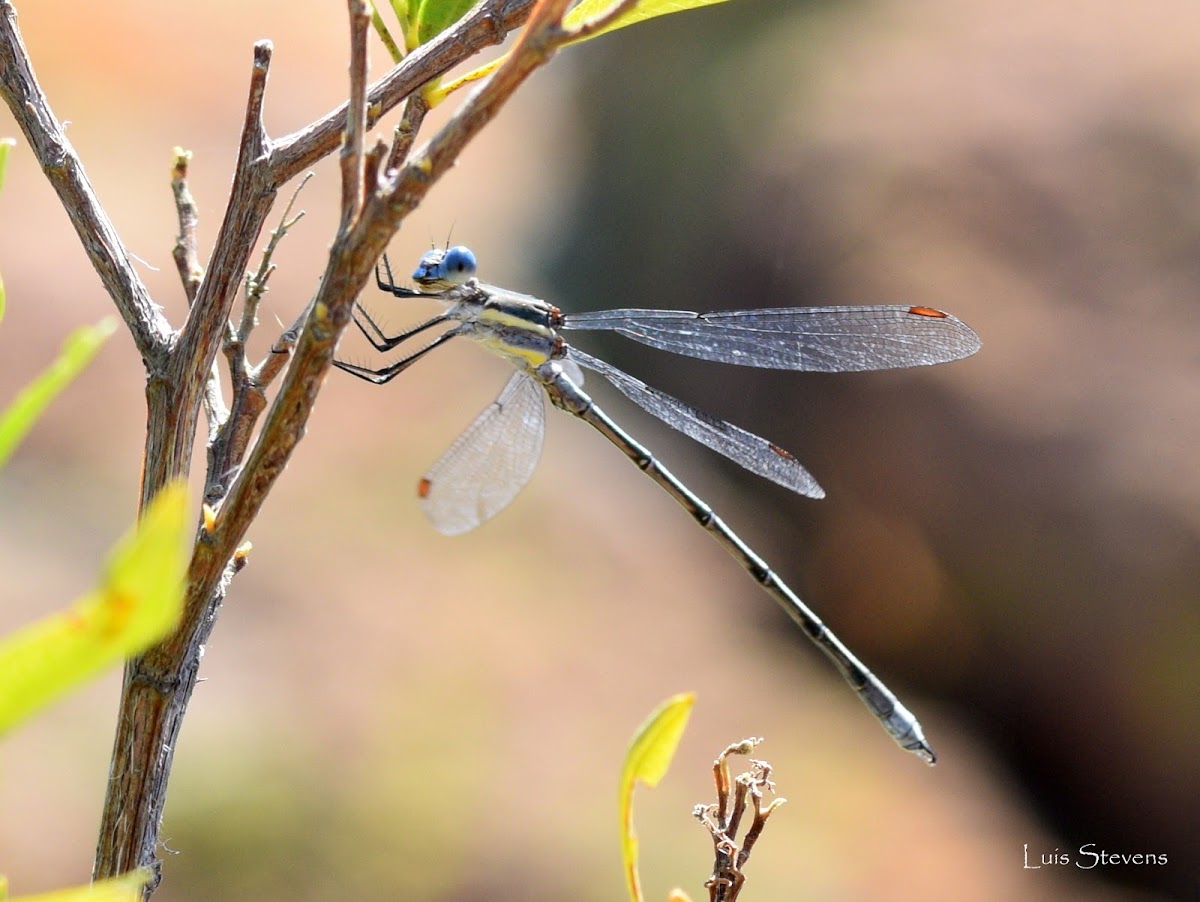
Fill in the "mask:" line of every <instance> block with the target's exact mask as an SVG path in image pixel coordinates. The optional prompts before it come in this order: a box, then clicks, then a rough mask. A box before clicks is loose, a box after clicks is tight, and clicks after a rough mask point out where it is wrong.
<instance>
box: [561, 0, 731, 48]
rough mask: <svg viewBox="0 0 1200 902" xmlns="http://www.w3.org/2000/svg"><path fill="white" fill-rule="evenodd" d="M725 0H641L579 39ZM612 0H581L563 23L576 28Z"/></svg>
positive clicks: (598, 13)
mask: <svg viewBox="0 0 1200 902" xmlns="http://www.w3.org/2000/svg"><path fill="white" fill-rule="evenodd" d="M724 2H725V0H641V2H640V3H638V4H637V5H636V6H634V7H633V9H631V10H630V11H629V12H627V13H625V15H623V16H621V18H619V19H617V20H616V21H615V22H612V23H610V24H609V25H608V26H606V27H604V28H601V29H600V30H599V31H596V32H593V33H592V34H590V35H588V36H587V37H586V38H580V40H584V41H586V40H588V39H590V38H594V37H597V36H599V35H602V34H608V33H609V32H610V31H616V30H617V29H618V28H624V27H625V26H627V25H636V24H637V23H638V22H645V21H646V20H647V19H656V18H658V17H659V16H666V15H669V14H670V13H681V12H683V11H684V10H688V9H697V8H699V7H701V6H712V5H713V4H714V3H724ZM612 5H613V0H583V2H581V3H580V4H579V5H578V6H576V7H575V8H574V9H572V10H571V11H570V12H568V13H567V14H566V15H565V16H563V25H565V26H566V27H567V28H578V27H579V26H580V25H582V24H583V23H584V22H586V21H588V20H589V19H594V18H595V17H596V16H598V15H600V14H601V13H603V12H604V11H605V10H607V9H610V8H612Z"/></svg>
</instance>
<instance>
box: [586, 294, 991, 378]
mask: <svg viewBox="0 0 1200 902" xmlns="http://www.w3.org/2000/svg"><path fill="white" fill-rule="evenodd" d="M563 328H564V329H588V330H595V329H607V330H611V331H613V332H617V333H619V334H621V335H624V336H625V337H626V338H632V339H633V340H634V341H640V342H642V344H647V345H650V346H651V347H654V348H659V349H661V350H663V351H670V352H671V353H673V354H683V355H686V356H688V357H698V358H700V359H701V360H716V361H719V362H721V363H737V364H741V365H743V366H756V367H763V368H767V369H780V370H809V371H815V372H825V373H841V372H851V371H857V370H886V369H892V368H896V367H909V366H926V365H929V364H934V363H946V362H947V361H950V360H958V359H959V358H962V357H969V356H971V355H972V354H974V353H975V352H976V351H978V350H979V336H978V335H976V334H975V333H974V332H973V331H972V330H971V328H970V327H969V326H968V325H967V324H966V323H964V322H962V321H961V320H959V319H957V318H955V317H953V316H951V315H950V314H948V313H943V312H941V311H940V310H934V309H933V308H931V307H901V306H875V307H791V308H786V309H783V308H781V309H773V310H733V311H728V312H723V313H691V312H689V311H686V310H598V311H595V312H593V313H575V314H570V315H568V316H567V317H566V318H565V322H564V323H563Z"/></svg>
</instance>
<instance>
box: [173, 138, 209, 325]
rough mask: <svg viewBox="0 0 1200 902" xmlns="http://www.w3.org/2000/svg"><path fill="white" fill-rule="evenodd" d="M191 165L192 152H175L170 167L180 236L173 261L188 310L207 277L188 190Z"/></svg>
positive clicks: (191, 199) (194, 203)
mask: <svg viewBox="0 0 1200 902" xmlns="http://www.w3.org/2000/svg"><path fill="white" fill-rule="evenodd" d="M191 162H192V153H191V151H188V150H184V149H183V148H182V147H176V148H175V160H174V163H173V164H172V166H171V193H172V194H173V195H174V196H175V212H176V214H177V215H178V217H179V234H178V235H177V236H176V237H175V247H174V248H172V249H171V257H172V258H173V259H174V260H175V268H176V269H177V270H179V279H180V281H181V282H182V283H183V294H184V296H185V297H186V298H187V302H188V305H189V306H191V303H192V301H194V300H195V299H196V291H197V289H199V287H200V279H201V278H202V277H203V275H204V267H203V266H201V265H200V255H199V254H198V253H197V251H196V226H197V224H198V223H199V222H200V213H199V211H198V210H197V209H196V200H195V198H193V197H192V192H191V189H190V188H189V187H188V165H189V164H190V163H191Z"/></svg>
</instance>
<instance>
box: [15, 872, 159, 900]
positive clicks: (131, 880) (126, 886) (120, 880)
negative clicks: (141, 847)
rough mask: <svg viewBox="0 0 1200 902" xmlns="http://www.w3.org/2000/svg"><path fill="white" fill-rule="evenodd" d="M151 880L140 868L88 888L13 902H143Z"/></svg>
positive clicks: (59, 891) (89, 885)
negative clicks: (146, 888) (143, 896)
mask: <svg viewBox="0 0 1200 902" xmlns="http://www.w3.org/2000/svg"><path fill="white" fill-rule="evenodd" d="M149 879H150V871H148V870H147V869H146V868H139V869H138V870H136V871H130V872H129V873H128V874H122V875H121V876H120V877H112V878H110V879H108V880H97V881H96V882H95V883H91V884H88V885H87V886H73V887H71V888H70V889H59V890H55V891H54V892H51V893H39V894H38V895H36V896H17V897H14V898H13V899H12V900H11V902H141V899H142V887H144V886H145V885H146V881H147V880H149Z"/></svg>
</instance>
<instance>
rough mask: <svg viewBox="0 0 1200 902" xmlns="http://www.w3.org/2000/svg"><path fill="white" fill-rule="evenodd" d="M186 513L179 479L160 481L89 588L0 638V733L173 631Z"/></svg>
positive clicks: (180, 599) (180, 601)
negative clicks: (69, 603) (66, 605)
mask: <svg viewBox="0 0 1200 902" xmlns="http://www.w3.org/2000/svg"><path fill="white" fill-rule="evenodd" d="M186 512H187V491H186V485H185V483H183V482H182V481H180V482H176V483H172V484H171V485H168V486H166V487H165V488H164V489H163V490H162V491H160V492H159V493H158V495H157V496H155V498H154V500H153V501H152V502H151V503H150V506H149V507H148V508H147V509H146V513H145V515H144V516H143V517H142V519H141V522H140V523H139V524H138V525H137V527H136V528H135V529H134V530H133V531H132V532H131V533H130V534H129V535H127V536H126V537H125V538H124V539H122V540H121V541H120V542H119V543H118V544H117V545H116V547H115V548H114V549H113V551H112V552H111V553H110V555H109V559H108V562H107V565H106V567H105V572H104V576H103V578H102V580H101V583H100V585H99V586H98V587H97V588H96V589H94V590H93V591H92V592H90V593H88V594H87V595H86V596H84V597H83V598H81V599H79V600H78V601H76V602H75V604H73V605H72V606H71V607H70V608H68V609H66V610H64V611H59V612H57V613H55V614H51V615H50V616H48V617H45V618H43V619H41V620H39V621H37V622H35V623H31V624H30V625H29V626H26V627H24V628H22V629H20V630H17V631H16V632H14V633H10V634H9V635H7V636H5V637H4V638H3V639H0V733H4V732H6V731H7V730H8V729H9V728H11V727H12V726H13V725H14V724H16V723H17V722H19V721H21V720H23V719H25V718H26V717H28V716H30V715H31V714H33V713H34V712H36V711H37V710H39V709H41V708H43V707H45V706H46V705H48V704H50V703H51V702H53V701H54V700H56V699H57V698H59V697H60V696H62V695H63V694H64V693H66V692H68V691H70V690H71V689H72V688H74V687H75V686H77V685H79V684H80V683H82V682H84V681H85V680H88V679H90V678H91V677H94V676H95V675H97V674H98V673H100V672H101V671H103V670H105V669H107V668H108V667H111V666H112V665H113V664H116V663H117V662H119V661H121V660H122V659H124V658H127V657H129V656H130V655H135V654H137V653H139V652H141V651H144V650H145V649H147V648H149V647H150V646H151V645H152V644H154V643H155V642H157V641H158V640H159V639H161V638H163V637H164V636H166V635H167V634H168V633H169V632H170V631H171V630H173V629H174V628H175V626H176V624H177V623H178V622H179V615H180V612H181V611H182V609H183V576H184V570H185V568H186V566H187V549H186V547H185V541H184V539H185V529H186V526H187V524H186V520H185V516H186Z"/></svg>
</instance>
